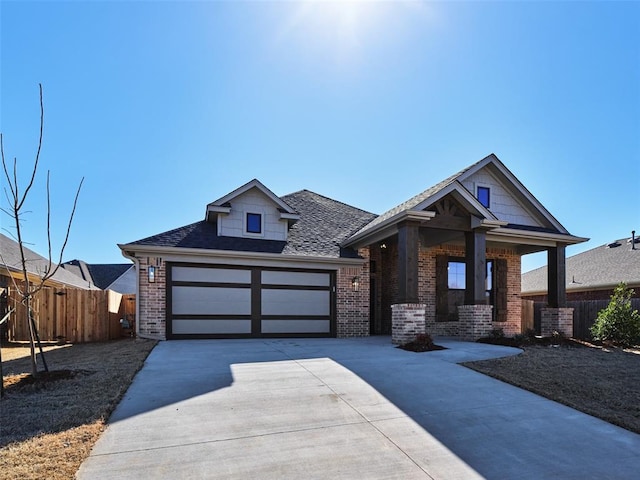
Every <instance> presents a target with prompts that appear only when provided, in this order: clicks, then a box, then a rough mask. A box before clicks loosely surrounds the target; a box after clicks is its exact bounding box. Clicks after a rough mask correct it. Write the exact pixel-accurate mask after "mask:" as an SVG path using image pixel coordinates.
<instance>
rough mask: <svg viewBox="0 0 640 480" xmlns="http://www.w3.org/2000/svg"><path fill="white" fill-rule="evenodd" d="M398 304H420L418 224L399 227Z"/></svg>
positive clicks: (405, 224) (411, 223)
mask: <svg viewBox="0 0 640 480" xmlns="http://www.w3.org/2000/svg"><path fill="white" fill-rule="evenodd" d="M398 303H418V224H417V223H415V222H402V223H400V224H399V225H398Z"/></svg>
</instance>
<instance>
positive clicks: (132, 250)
mask: <svg viewBox="0 0 640 480" xmlns="http://www.w3.org/2000/svg"><path fill="white" fill-rule="evenodd" d="M585 240H586V239H584V238H581V237H576V236H573V235H571V234H570V233H569V232H568V231H567V230H566V229H565V228H564V227H563V226H562V225H561V224H560V223H559V222H558V221H557V220H556V219H555V218H554V217H553V216H552V215H551V213H549V212H548V211H547V210H546V209H545V208H544V206H543V205H542V204H540V202H539V201H538V200H537V199H536V198H535V197H534V196H533V195H532V194H531V193H530V192H529V190H527V189H526V188H525V187H524V185H522V183H521V182H520V181H519V180H518V179H517V178H516V177H515V176H514V175H513V174H512V173H511V172H510V171H509V170H508V169H507V168H506V166H505V165H504V164H503V163H502V162H501V161H500V160H499V159H498V158H497V157H496V156H495V155H493V154H491V155H489V156H487V157H486V158H484V159H482V160H480V161H479V162H476V163H475V164H473V165H471V166H469V167H468V168H466V169H464V170H462V171H461V172H458V173H456V174H455V175H452V176H451V177H449V178H447V179H446V180H444V181H442V182H440V183H437V184H436V185H434V186H433V187H431V188H429V189H427V190H425V191H424V192H422V193H420V194H418V195H416V196H414V197H412V198H410V199H409V200H407V201H406V202H403V203H402V204H400V205H398V206H396V207H393V208H392V209H390V210H389V211H387V212H385V213H383V214H382V215H375V214H372V213H369V212H366V211H363V210H361V209H358V208H356V207H352V206H349V205H346V204H344V203H341V202H339V201H336V200H333V199H330V198H327V197H324V196H322V195H319V194H317V193H314V192H311V191H308V190H301V191H298V192H295V193H292V194H289V195H285V196H283V197H278V196H276V195H275V194H274V193H273V192H272V191H271V190H269V189H268V188H267V187H266V186H265V185H263V184H262V183H260V182H259V181H258V180H252V181H250V182H249V183H247V184H245V185H243V186H241V187H239V188H237V189H236V190H233V191H232V192H230V193H228V194H226V195H224V196H223V197H221V198H219V199H218V200H216V201H214V202H212V203H210V204H208V205H207V206H206V209H205V215H204V219H203V220H201V221H199V222H196V223H193V224H190V225H186V226H183V227H180V228H177V229H174V230H171V231H168V232H164V233H159V234H157V235H153V236H151V237H147V238H144V239H142V240H138V241H134V242H131V243H127V244H123V245H119V247H120V248H121V250H122V252H123V255H124V256H125V257H127V258H130V259H131V260H132V261H133V262H134V263H135V264H136V266H137V272H138V288H137V291H138V296H137V301H138V305H137V309H138V312H137V318H138V319H139V322H138V330H139V331H138V334H139V335H140V336H143V337H152V338H161V339H165V338H166V339H180V338H220V337H234V338H241V337H286V336H337V337H349V336H367V335H370V334H391V336H392V342H393V343H396V344H399V343H404V342H406V341H410V340H413V339H414V338H415V335H416V334H418V333H423V332H428V333H430V334H433V335H451V336H457V337H460V338H465V339H477V338H479V337H482V336H484V335H487V334H488V333H489V332H490V331H491V330H492V329H493V328H502V329H503V331H505V333H507V334H515V333H519V332H520V330H521V299H520V281H521V279H520V274H521V270H520V265H521V262H520V259H521V256H522V255H525V254H528V253H533V252H539V251H547V252H548V259H549V271H550V272H551V274H550V275H549V280H548V282H547V283H548V285H547V287H548V291H549V292H550V295H549V307H548V308H546V309H545V311H544V312H543V317H544V318H543V324H544V325H545V328H546V329H547V331H549V332H551V331H553V330H559V331H565V332H566V333H568V334H570V333H571V332H570V330H571V329H572V311H571V309H568V308H566V305H565V301H566V298H565V297H566V296H565V289H564V281H560V279H564V278H565V271H564V267H565V247H566V245H571V244H576V243H579V242H583V241H585Z"/></svg>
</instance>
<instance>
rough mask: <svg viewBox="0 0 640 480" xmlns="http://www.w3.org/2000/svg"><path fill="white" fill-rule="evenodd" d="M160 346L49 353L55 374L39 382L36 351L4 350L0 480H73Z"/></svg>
mask: <svg viewBox="0 0 640 480" xmlns="http://www.w3.org/2000/svg"><path fill="white" fill-rule="evenodd" d="M154 346H155V342H154V341H151V340H141V339H130V338H128V339H123V340H117V341H113V342H105V343H90V344H77V345H64V346H48V347H46V348H45V357H46V360H47V363H48V365H49V370H50V373H49V374H48V375H47V374H45V373H44V372H43V373H42V374H41V375H40V376H39V377H38V379H37V381H34V379H33V378H32V377H31V375H30V371H31V370H30V368H31V367H30V362H29V358H28V355H29V348H28V346H26V345H24V344H12V345H10V346H8V347H7V348H4V347H3V348H2V362H3V365H2V366H3V374H4V378H3V382H4V386H5V397H4V398H3V399H2V400H0V410H1V423H0V479H2V480H5V479H24V480H26V479H44V478H46V479H52V480H58V479H71V478H73V477H74V475H75V473H76V471H77V470H78V468H79V467H80V464H81V463H82V461H83V460H84V459H85V458H86V457H87V456H88V455H89V453H90V451H91V448H92V447H93V444H94V443H95V441H96V440H97V439H98V437H99V436H100V434H101V433H102V431H103V430H104V425H105V422H106V420H107V419H108V418H109V415H110V414H111V412H112V411H113V409H114V408H115V406H116V405H117V404H118V402H119V401H120V399H121V398H122V395H124V392H125V391H126V389H127V388H128V387H129V384H130V383H131V380H132V379H133V377H134V375H135V374H136V372H137V371H138V370H139V369H140V368H141V367H142V365H143V363H144V360H145V359H146V358H147V355H148V354H149V352H150V351H151V349H152V348H153V347H154ZM38 366H39V368H40V369H42V364H41V363H40V362H39V363H38Z"/></svg>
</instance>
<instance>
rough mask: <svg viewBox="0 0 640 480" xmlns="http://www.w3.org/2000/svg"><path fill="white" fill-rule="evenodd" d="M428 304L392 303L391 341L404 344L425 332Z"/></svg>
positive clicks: (395, 343)
mask: <svg viewBox="0 0 640 480" xmlns="http://www.w3.org/2000/svg"><path fill="white" fill-rule="evenodd" d="M425 307H426V305H424V304H422V303H397V304H395V305H391V343H393V344H394V345H404V344H405V343H409V342H412V341H413V340H415V339H416V335H418V334H420V333H425V325H426V322H425V318H424V312H425Z"/></svg>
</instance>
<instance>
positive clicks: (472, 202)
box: [345, 154, 586, 246]
mask: <svg viewBox="0 0 640 480" xmlns="http://www.w3.org/2000/svg"><path fill="white" fill-rule="evenodd" d="M482 169H485V171H486V172H488V173H489V174H490V175H492V176H494V177H495V178H496V179H498V181H499V182H500V183H501V184H503V185H504V186H505V187H506V188H508V189H509V191H510V193H511V194H512V195H513V197H514V198H515V199H516V200H517V201H518V202H519V203H520V204H521V205H522V208H524V209H525V210H527V211H528V212H529V213H530V214H531V215H532V217H535V218H536V219H537V221H538V222H539V224H538V225H519V224H515V223H512V222H510V221H505V220H503V219H500V218H498V217H496V215H494V214H493V212H492V211H491V209H488V208H485V207H484V206H483V205H482V203H480V201H479V200H478V199H477V198H476V196H475V195H474V192H473V191H470V190H469V188H467V187H466V186H465V184H468V183H469V181H470V179H471V178H472V176H473V175H475V174H477V173H478V172H479V171H480V170H482ZM449 194H451V195H453V196H455V197H456V198H457V199H458V200H459V201H460V202H461V203H463V204H464V206H465V208H466V209H467V210H468V211H469V213H471V214H472V215H473V216H474V217H475V218H476V219H477V222H478V224H479V225H485V226H486V227H487V228H490V229H498V230H500V233H501V234H504V235H508V236H511V237H513V236H514V235H515V236H517V235H526V236H529V237H531V236H532V235H533V236H535V235H536V233H537V234H541V235H539V236H542V235H546V236H547V237H548V238H560V237H566V238H565V240H564V241H565V243H567V244H572V243H579V242H582V241H585V240H586V239H584V238H579V237H574V236H572V235H570V234H569V232H568V231H567V230H566V229H565V228H564V227H563V226H562V225H561V224H560V222H558V221H557V220H556V219H555V218H554V217H553V216H552V215H551V213H549V211H548V210H547V209H546V208H545V207H544V206H543V205H542V204H541V203H540V202H539V201H538V200H537V199H536V198H535V197H534V196H533V195H532V194H531V193H530V192H529V190H527V189H526V188H525V187H524V185H523V184H522V183H521V182H520V181H519V180H518V179H517V178H516V177H515V175H513V174H512V173H511V172H510V171H509V169H507V167H506V166H505V165H504V164H503V163H502V162H501V161H500V160H499V159H498V157H496V156H495V155H494V154H491V155H488V156H487V157H485V158H483V159H482V160H480V161H478V162H476V163H474V164H473V165H470V166H469V167H467V168H465V169H463V170H461V171H459V172H458V173H456V174H454V175H451V176H450V177H448V178H446V179H445V180H443V181H441V182H439V183H437V184H436V185H434V186H432V187H430V188H428V189H426V190H424V191H423V192H421V193H419V194H417V195H415V196H414V197H412V198H410V199H409V200H407V201H406V202H403V203H401V204H400V205H398V206H396V207H393V208H392V209H390V210H388V211H387V212H385V213H383V214H382V215H380V216H378V217H376V218H375V219H374V220H373V221H371V222H370V223H368V224H367V225H365V226H363V227H362V228H361V229H360V230H358V231H357V232H355V233H354V234H353V235H352V236H351V237H350V238H348V239H347V240H346V242H345V245H347V246H351V245H357V244H364V243H370V242H372V241H375V240H379V239H380V238H382V237H384V236H389V235H390V234H391V233H393V231H392V229H393V228H396V226H397V224H398V223H399V222H401V221H403V220H408V219H411V220H418V221H422V222H425V225H426V226H428V221H429V220H430V219H431V218H434V217H435V214H434V212H430V211H425V210H426V209H427V208H428V207H430V206H432V205H433V204H435V203H436V202H437V201H439V200H441V199H442V198H443V197H444V196H446V195H449ZM525 232H526V233H525Z"/></svg>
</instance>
